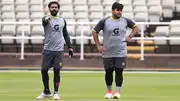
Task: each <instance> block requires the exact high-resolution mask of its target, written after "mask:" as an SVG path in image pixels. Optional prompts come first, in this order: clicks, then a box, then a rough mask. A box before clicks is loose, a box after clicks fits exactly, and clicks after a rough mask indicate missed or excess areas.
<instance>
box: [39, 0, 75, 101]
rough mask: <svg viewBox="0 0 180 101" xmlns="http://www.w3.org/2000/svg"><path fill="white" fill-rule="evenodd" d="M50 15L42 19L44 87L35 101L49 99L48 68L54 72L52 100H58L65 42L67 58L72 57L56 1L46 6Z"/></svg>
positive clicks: (68, 39) (71, 50)
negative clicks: (43, 34) (67, 52)
mask: <svg viewBox="0 0 180 101" xmlns="http://www.w3.org/2000/svg"><path fill="white" fill-rule="evenodd" d="M48 8H49V11H50V13H51V14H50V15H48V16H44V17H43V18H42V25H43V28H44V33H45V39H44V48H43V53H42V54H43V59H42V66H41V74H42V81H43V85H44V90H43V92H42V93H41V94H40V95H39V96H38V97H37V99H44V98H49V97H51V96H52V95H51V92H50V89H49V75H48V70H49V68H51V67H53V72H54V94H53V99H54V100H58V99H60V97H59V95H58V88H59V84H60V69H61V68H62V57H63V51H64V43H65V42H66V44H67V46H68V51H69V57H70V58H71V57H72V56H73V49H72V48H71V42H70V37H69V34H68V32H67V28H66V21H65V20H64V19H63V18H60V17H59V16H58V15H57V13H58V11H59V9H60V5H59V3H58V2H56V1H52V2H50V3H49V4H48Z"/></svg>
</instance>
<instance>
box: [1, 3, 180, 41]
mask: <svg viewBox="0 0 180 101" xmlns="http://www.w3.org/2000/svg"><path fill="white" fill-rule="evenodd" d="M50 1H51V0H0V12H1V16H0V21H8V22H12V21H19V22H23V21H25V22H29V21H32V22H41V18H42V17H43V16H44V15H47V14H49V13H48V7H47V5H48V3H49V2H50ZM56 1H58V2H59V3H60V5H61V8H60V12H59V15H60V16H61V17H63V18H65V19H66V21H67V23H69V22H76V21H78V22H81V21H82V22H89V21H90V22H98V21H99V20H100V19H102V18H103V17H107V16H110V15H111V5H112V3H113V2H115V1H118V2H120V3H122V4H124V9H123V16H124V17H127V18H130V19H132V20H134V21H136V22H148V21H149V22H159V21H166V19H167V18H168V19H170V20H169V21H171V20H174V18H173V17H174V12H176V13H179V12H180V0H56ZM67 27H68V31H69V33H70V36H80V33H81V29H84V32H85V33H84V34H85V36H91V33H90V32H91V30H92V28H93V26H74V25H68V26H67ZM21 29H24V30H25V36H32V37H34V36H43V29H42V26H41V25H24V26H22V25H0V35H1V36H20V35H21V33H22V32H21ZM148 29H149V26H144V31H145V32H147V33H154V37H157V36H161V37H176V36H179V32H180V31H179V26H171V25H170V26H157V28H155V32H153V31H151V32H148ZM162 33H163V34H162ZM84 40H85V41H84V43H85V44H89V43H91V44H94V42H93V41H92V40H87V39H84ZM75 41H76V42H75V43H74V44H80V40H75ZM101 41H102V40H101ZM20 42H21V41H20V40H18V39H17V40H13V39H8V40H4V39H2V40H1V44H13V43H17V44H19V43H20ZM25 43H26V44H42V43H43V40H37V39H36V40H35V39H31V40H25ZM167 44H170V45H180V42H179V41H177V40H170V41H166V40H155V45H167Z"/></svg>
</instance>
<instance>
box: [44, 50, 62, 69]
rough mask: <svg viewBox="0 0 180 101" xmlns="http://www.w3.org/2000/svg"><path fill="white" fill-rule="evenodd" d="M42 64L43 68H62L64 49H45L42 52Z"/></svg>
mask: <svg viewBox="0 0 180 101" xmlns="http://www.w3.org/2000/svg"><path fill="white" fill-rule="evenodd" d="M42 55H43V57H42V66H41V69H49V68H52V67H54V68H60V69H61V68H62V65H63V61H62V57H63V51H49V50H44V51H43V53H42Z"/></svg>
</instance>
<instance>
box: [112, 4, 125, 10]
mask: <svg viewBox="0 0 180 101" xmlns="http://www.w3.org/2000/svg"><path fill="white" fill-rule="evenodd" d="M123 7H124V6H123V4H120V3H119V2H114V3H113V4H112V10H115V9H117V10H123Z"/></svg>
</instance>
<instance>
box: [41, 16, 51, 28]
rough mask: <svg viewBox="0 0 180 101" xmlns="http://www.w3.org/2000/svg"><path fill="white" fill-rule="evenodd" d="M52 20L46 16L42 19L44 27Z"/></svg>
mask: <svg viewBox="0 0 180 101" xmlns="http://www.w3.org/2000/svg"><path fill="white" fill-rule="evenodd" d="M50 20H51V18H50V16H44V17H43V18H42V25H43V26H44V27H45V26H46V25H47V24H48V21H50Z"/></svg>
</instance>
